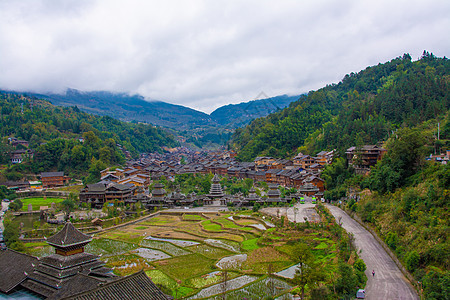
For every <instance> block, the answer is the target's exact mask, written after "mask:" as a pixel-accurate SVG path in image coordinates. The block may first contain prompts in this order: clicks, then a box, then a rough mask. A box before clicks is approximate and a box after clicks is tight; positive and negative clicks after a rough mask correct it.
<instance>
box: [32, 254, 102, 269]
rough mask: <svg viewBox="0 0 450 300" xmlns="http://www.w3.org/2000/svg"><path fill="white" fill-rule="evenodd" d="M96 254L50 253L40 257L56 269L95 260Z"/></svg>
mask: <svg viewBox="0 0 450 300" xmlns="http://www.w3.org/2000/svg"><path fill="white" fill-rule="evenodd" d="M97 258H98V256H96V255H94V254H90V253H87V252H83V253H77V254H73V255H68V256H63V255H59V254H52V255H49V256H46V257H43V258H41V259H40V261H41V262H42V263H43V264H46V265H49V266H53V267H55V268H58V269H61V270H62V269H65V268H69V267H73V266H77V265H81V264H86V263H88V262H95V261H97Z"/></svg>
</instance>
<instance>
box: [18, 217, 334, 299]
mask: <svg viewBox="0 0 450 300" xmlns="http://www.w3.org/2000/svg"><path fill="white" fill-rule="evenodd" d="M249 215H250V213H249V214H248V215H245V216H240V215H230V214H207V215H195V214H185V213H181V214H179V215H174V214H171V215H165V214H161V215H159V216H158V217H155V218H153V219H150V220H146V221H143V222H140V223H139V224H136V225H130V226H127V227H122V228H120V229H117V230H114V231H109V232H108V231H107V232H105V233H103V234H97V235H96V236H95V237H94V239H93V240H92V242H91V243H89V244H88V245H87V246H86V249H85V251H86V252H90V253H93V254H96V255H100V256H101V258H100V259H101V260H103V261H105V262H106V266H107V267H110V268H112V269H113V271H114V273H116V274H118V275H121V276H125V275H129V274H132V273H135V272H137V271H139V270H142V269H144V270H145V272H146V274H147V275H148V276H149V277H150V278H151V279H152V280H153V281H154V282H155V283H156V284H158V285H159V286H161V287H162V289H163V291H165V292H166V293H168V294H171V295H172V296H173V297H175V298H176V299H222V293H223V292H224V291H225V290H226V292H227V299H244V298H245V299H263V298H265V297H266V296H268V295H273V296H274V297H275V296H276V299H292V296H291V294H290V293H289V292H288V291H289V289H290V288H291V285H290V284H289V283H288V282H287V281H285V280H284V278H287V280H288V278H292V277H293V274H294V273H295V269H294V267H295V265H294V266H293V264H294V263H295V261H294V260H293V259H292V249H293V247H294V243H288V242H289V241H297V240H298V239H300V238H305V237H306V238H308V239H309V240H310V241H311V243H312V244H313V246H314V248H315V250H314V251H316V253H317V258H318V259H319V260H320V261H323V262H328V261H331V260H333V258H334V257H335V253H334V252H333V251H335V250H336V244H335V243H334V242H333V241H332V240H330V239H328V238H327V237H323V236H321V235H316V234H315V233H314V232H311V233H310V234H305V233H302V232H299V231H292V230H291V231H286V230H281V229H279V228H275V227H273V226H274V225H273V224H272V223H270V222H268V221H263V220H262V219H255V218H254V217H250V218H249V217H248V216H249ZM265 229H267V230H265ZM27 247H28V246H27ZM29 248H30V252H31V253H32V254H33V255H36V256H45V255H49V254H52V253H53V251H54V250H53V248H52V247H49V246H47V245H45V243H36V244H35V245H33V243H30V245H29ZM269 265H270V266H271V268H272V271H273V273H275V275H276V276H275V277H271V278H269V277H267V271H268V266H269ZM224 272H226V274H227V280H226V286H224V283H223V276H222V275H223V273H224Z"/></svg>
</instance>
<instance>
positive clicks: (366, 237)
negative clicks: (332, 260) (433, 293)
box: [327, 205, 419, 300]
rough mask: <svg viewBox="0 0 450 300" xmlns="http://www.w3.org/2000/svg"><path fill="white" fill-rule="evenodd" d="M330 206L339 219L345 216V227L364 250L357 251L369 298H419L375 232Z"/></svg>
mask: <svg viewBox="0 0 450 300" xmlns="http://www.w3.org/2000/svg"><path fill="white" fill-rule="evenodd" d="M327 207H328V209H329V210H330V211H331V213H332V214H333V216H334V217H335V218H336V220H338V218H339V217H342V219H341V222H342V227H344V229H345V230H347V232H351V233H353V234H354V236H355V244H356V247H357V248H358V249H359V250H362V251H361V253H359V250H358V253H359V257H360V258H362V259H363V260H364V262H365V263H366V266H367V270H366V275H367V278H368V281H367V285H366V299H369V300H371V299H372V300H379V299H405V300H410V299H412V300H414V299H419V296H418V295H417V293H416V292H415V290H414V289H413V288H412V286H411V285H410V284H409V282H408V281H407V279H406V278H405V276H404V275H403V274H402V272H401V271H400V270H399V269H398V267H397V265H396V264H395V263H394V261H393V260H392V259H391V257H390V256H389V255H388V254H387V253H386V251H385V250H384V249H383V247H381V245H380V244H379V243H378V242H377V241H376V240H375V238H374V237H373V236H372V234H371V233H370V232H368V231H367V230H366V229H365V228H364V227H362V226H361V225H360V224H358V222H356V221H355V220H353V219H352V218H351V217H350V216H348V215H347V214H346V213H345V212H344V211H342V210H341V209H340V208H338V207H336V206H333V205H327ZM372 270H375V276H372Z"/></svg>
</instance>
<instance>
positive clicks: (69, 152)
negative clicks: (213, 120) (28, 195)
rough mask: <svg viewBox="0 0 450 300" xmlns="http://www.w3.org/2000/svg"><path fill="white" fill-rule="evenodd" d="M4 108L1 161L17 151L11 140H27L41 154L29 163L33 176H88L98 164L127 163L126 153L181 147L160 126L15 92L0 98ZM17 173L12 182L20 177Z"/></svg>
mask: <svg viewBox="0 0 450 300" xmlns="http://www.w3.org/2000/svg"><path fill="white" fill-rule="evenodd" d="M0 106H1V114H0V136H1V137H2V142H1V146H0V147H1V148H2V149H1V150H2V151H0V152H1V153H0V163H6V162H7V161H8V160H9V153H8V152H9V151H11V150H13V149H12V148H11V146H10V145H8V144H7V139H6V138H7V137H15V138H18V139H23V140H26V141H28V142H29V148H31V149H33V150H34V151H35V154H34V159H33V160H32V161H30V164H27V165H28V168H30V170H29V171H32V172H42V171H51V170H64V171H67V172H72V173H86V172H87V170H88V169H89V168H90V167H92V166H94V167H95V166H96V165H98V166H97V167H98V168H100V167H102V166H103V165H111V164H119V163H122V162H124V152H125V151H129V152H130V153H131V154H134V155H137V154H138V153H139V152H145V151H161V147H162V146H169V147H172V146H175V145H176V142H175V141H174V139H173V137H172V136H171V135H169V134H167V133H166V132H165V131H164V130H162V129H160V128H156V127H153V126H151V125H143V124H134V123H125V122H121V121H118V120H115V119H113V118H111V117H99V116H93V115H90V114H87V113H83V112H81V111H80V110H79V109H78V108H77V107H56V106H53V105H51V104H50V103H49V102H47V101H45V100H38V99H35V98H29V97H25V96H22V95H18V94H9V93H1V94H0ZM15 168H19V167H15ZM21 168H24V167H21ZM11 174H13V175H9V176H10V178H7V179H11V180H13V179H17V178H15V177H17V176H14V173H11ZM7 175H8V174H7Z"/></svg>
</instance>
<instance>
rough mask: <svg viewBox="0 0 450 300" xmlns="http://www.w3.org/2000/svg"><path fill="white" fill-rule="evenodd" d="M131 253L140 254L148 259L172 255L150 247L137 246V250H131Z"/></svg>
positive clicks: (164, 257)
mask: <svg viewBox="0 0 450 300" xmlns="http://www.w3.org/2000/svg"><path fill="white" fill-rule="evenodd" d="M131 253H134V254H136V255H139V256H140V257H142V258H145V259H146V260H150V261H153V260H159V259H166V258H170V257H171V256H170V255H168V254H166V253H164V252H162V251H159V250H155V249H148V248H137V249H136V250H133V251H131Z"/></svg>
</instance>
